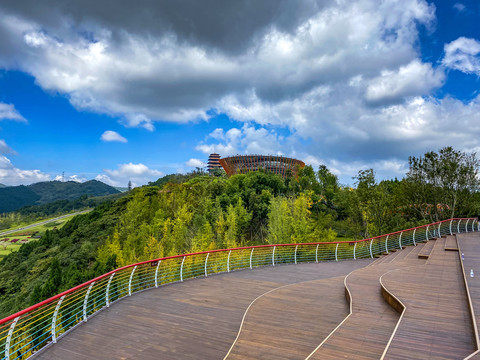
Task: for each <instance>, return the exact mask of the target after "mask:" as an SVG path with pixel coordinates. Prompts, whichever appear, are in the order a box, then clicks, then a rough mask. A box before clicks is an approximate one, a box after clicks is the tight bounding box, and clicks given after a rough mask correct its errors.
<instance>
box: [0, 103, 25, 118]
mask: <svg viewBox="0 0 480 360" xmlns="http://www.w3.org/2000/svg"><path fill="white" fill-rule="evenodd" d="M2 120H14V121H22V122H26V121H27V120H25V118H24V117H23V116H22V115H20V113H19V112H18V111H17V110H16V109H15V106H14V105H13V104H5V103H1V102H0V121H2Z"/></svg>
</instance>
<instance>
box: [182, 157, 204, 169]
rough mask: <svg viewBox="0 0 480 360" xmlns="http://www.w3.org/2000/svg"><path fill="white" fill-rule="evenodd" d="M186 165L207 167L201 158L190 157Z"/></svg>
mask: <svg viewBox="0 0 480 360" xmlns="http://www.w3.org/2000/svg"><path fill="white" fill-rule="evenodd" d="M185 166H188V167H192V168H197V167H199V168H203V167H205V163H204V162H203V161H202V160H200V159H190V160H188V161H187V162H186V163H185Z"/></svg>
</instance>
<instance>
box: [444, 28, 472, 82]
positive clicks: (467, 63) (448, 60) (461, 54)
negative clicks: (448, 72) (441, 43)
mask: <svg viewBox="0 0 480 360" xmlns="http://www.w3.org/2000/svg"><path fill="white" fill-rule="evenodd" d="M442 63H443V64H444V65H445V66H447V67H449V68H451V69H454V70H459V71H462V72H464V73H466V74H476V75H477V76H480V42H479V41H477V40H475V39H469V38H466V37H459V38H458V39H457V40H454V41H452V42H450V43H448V44H445V57H444V58H443V60H442Z"/></svg>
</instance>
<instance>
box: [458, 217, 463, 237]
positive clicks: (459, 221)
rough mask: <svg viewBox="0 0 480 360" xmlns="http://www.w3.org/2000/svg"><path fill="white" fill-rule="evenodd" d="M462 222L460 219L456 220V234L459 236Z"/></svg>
mask: <svg viewBox="0 0 480 360" xmlns="http://www.w3.org/2000/svg"><path fill="white" fill-rule="evenodd" d="M461 222H462V219H458V224H457V233H458V234H460V223H461Z"/></svg>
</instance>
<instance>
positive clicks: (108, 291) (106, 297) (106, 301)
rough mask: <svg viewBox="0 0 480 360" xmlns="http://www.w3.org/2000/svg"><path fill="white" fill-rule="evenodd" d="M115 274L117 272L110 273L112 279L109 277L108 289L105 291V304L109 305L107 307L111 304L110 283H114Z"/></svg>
mask: <svg viewBox="0 0 480 360" xmlns="http://www.w3.org/2000/svg"><path fill="white" fill-rule="evenodd" d="M113 275H115V273H113V274H112V275H110V279H108V283H107V290H106V291H105V305H107V307H109V306H110V298H109V295H110V284H111V283H112V279H113Z"/></svg>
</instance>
